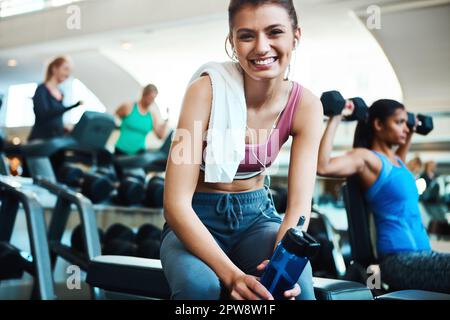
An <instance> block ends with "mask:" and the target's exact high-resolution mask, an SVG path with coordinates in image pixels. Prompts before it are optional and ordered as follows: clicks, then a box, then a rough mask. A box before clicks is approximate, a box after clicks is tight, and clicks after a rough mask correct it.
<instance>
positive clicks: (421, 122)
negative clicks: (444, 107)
mask: <svg viewBox="0 0 450 320" xmlns="http://www.w3.org/2000/svg"><path fill="white" fill-rule="evenodd" d="M417 120H418V124H417V128H416V133H418V134H420V135H423V136H426V135H428V134H429V133H430V132H431V131H433V129H434V123H433V118H432V117H429V116H425V115H423V114H418V115H417ZM407 125H408V128H409V130H412V129H413V128H414V126H415V125H416V115H415V114H414V113H411V112H408V122H407Z"/></svg>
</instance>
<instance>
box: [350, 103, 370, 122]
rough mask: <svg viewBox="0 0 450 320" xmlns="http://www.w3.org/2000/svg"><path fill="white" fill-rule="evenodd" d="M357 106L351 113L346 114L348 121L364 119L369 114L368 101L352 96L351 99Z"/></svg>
mask: <svg viewBox="0 0 450 320" xmlns="http://www.w3.org/2000/svg"><path fill="white" fill-rule="evenodd" d="M350 100H351V101H352V102H353V105H354V106H355V110H353V113H352V114H351V115H348V116H345V120H346V121H364V120H366V119H367V116H368V115H369V108H368V107H367V104H366V102H365V101H364V100H363V99H362V98H359V97H357V98H352V99H350Z"/></svg>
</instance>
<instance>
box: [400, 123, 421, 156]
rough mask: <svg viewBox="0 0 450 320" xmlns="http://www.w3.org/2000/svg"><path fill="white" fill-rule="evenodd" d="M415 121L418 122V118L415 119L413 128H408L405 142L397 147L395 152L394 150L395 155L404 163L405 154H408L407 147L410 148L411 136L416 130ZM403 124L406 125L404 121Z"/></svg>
mask: <svg viewBox="0 0 450 320" xmlns="http://www.w3.org/2000/svg"><path fill="white" fill-rule="evenodd" d="M417 122H418V120H417V119H416V125H415V126H414V128H412V129H409V133H408V136H407V137H406V143H405V144H404V145H401V146H400V147H399V148H398V149H397V152H396V154H397V156H398V157H399V158H400V159H401V160H402V161H403V162H404V163H406V156H407V155H408V152H409V148H411V142H412V136H413V134H414V132H416V128H417ZM405 125H406V123H405Z"/></svg>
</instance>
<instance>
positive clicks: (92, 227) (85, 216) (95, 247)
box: [34, 177, 101, 260]
mask: <svg viewBox="0 0 450 320" xmlns="http://www.w3.org/2000/svg"><path fill="white" fill-rule="evenodd" d="M34 181H35V183H36V184H37V185H39V186H41V187H43V188H45V189H47V190H48V191H49V192H51V193H53V194H54V195H56V196H57V197H58V198H59V199H63V200H65V201H67V202H69V203H72V204H74V205H75V206H76V207H77V210H78V211H79V213H80V219H81V220H82V225H83V226H84V231H85V233H84V234H85V244H86V251H87V254H88V258H89V260H92V259H93V258H95V257H97V256H100V255H101V245H100V237H99V235H98V231H97V222H96V218H95V211H94V206H93V205H92V202H91V201H90V200H89V199H88V198H86V197H85V196H83V195H82V194H81V193H79V192H76V191H73V190H71V189H70V188H68V187H66V186H64V185H61V184H57V183H54V182H51V181H49V180H47V179H45V178H43V177H37V178H35V179H34Z"/></svg>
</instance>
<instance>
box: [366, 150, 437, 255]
mask: <svg viewBox="0 0 450 320" xmlns="http://www.w3.org/2000/svg"><path fill="white" fill-rule="evenodd" d="M372 152H373V153H374V154H375V155H376V156H377V157H379V158H380V159H381V161H382V163H383V167H382V169H381V173H380V176H379V177H378V179H377V181H376V182H375V184H374V185H373V186H372V187H371V188H370V189H369V190H368V191H367V192H366V194H365V197H366V200H367V202H368V203H369V205H370V207H371V208H372V211H373V214H374V220H375V225H376V230H377V251H378V254H379V255H380V256H382V255H386V254H390V253H400V252H420V251H431V247H430V241H429V238H428V235H427V233H426V230H425V228H424V226H423V224H422V218H421V214H420V209H419V192H418V190H417V187H416V181H415V179H414V176H413V175H412V174H411V172H409V170H408V168H407V167H406V165H405V164H404V163H403V162H402V161H401V160H400V159H398V161H399V162H400V165H401V166H400V167H397V166H395V165H394V164H392V163H391V162H390V161H389V159H388V158H387V157H386V156H385V155H383V154H381V153H378V152H375V151H372Z"/></svg>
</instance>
